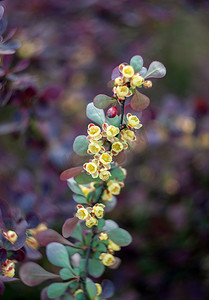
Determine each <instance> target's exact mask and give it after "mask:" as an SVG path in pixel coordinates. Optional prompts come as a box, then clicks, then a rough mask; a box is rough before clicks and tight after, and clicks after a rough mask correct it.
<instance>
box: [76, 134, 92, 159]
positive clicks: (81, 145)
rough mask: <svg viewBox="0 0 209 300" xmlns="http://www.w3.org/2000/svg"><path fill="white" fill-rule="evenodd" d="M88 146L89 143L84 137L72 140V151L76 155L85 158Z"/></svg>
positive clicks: (80, 136)
mask: <svg viewBox="0 0 209 300" xmlns="http://www.w3.org/2000/svg"><path fill="white" fill-rule="evenodd" d="M88 146H89V142H88V140H87V139H86V136H85V135H79V136H77V137H76V138H75V140H74V143H73V150H74V152H75V153H76V154H78V155H80V156H86V155H88V153H87V150H88Z"/></svg>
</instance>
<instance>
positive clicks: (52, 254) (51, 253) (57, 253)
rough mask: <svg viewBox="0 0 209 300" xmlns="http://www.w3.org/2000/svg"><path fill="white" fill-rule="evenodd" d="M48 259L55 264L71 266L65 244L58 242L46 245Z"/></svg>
mask: <svg viewBox="0 0 209 300" xmlns="http://www.w3.org/2000/svg"><path fill="white" fill-rule="evenodd" d="M46 255H47V258H48V260H49V261H50V262H51V263H52V264H53V265H55V266H58V267H68V268H71V265H70V261H69V256H68V252H67V249H66V248H65V246H63V245H62V244H59V243H51V244H49V245H48V246H47V247H46Z"/></svg>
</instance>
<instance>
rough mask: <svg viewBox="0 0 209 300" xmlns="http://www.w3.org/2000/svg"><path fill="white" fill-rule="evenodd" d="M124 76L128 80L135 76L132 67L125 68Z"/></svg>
mask: <svg viewBox="0 0 209 300" xmlns="http://www.w3.org/2000/svg"><path fill="white" fill-rule="evenodd" d="M122 74H123V76H124V77H126V78H131V77H132V76H133V75H134V69H133V67H132V66H129V65H127V66H124V67H123V70H122Z"/></svg>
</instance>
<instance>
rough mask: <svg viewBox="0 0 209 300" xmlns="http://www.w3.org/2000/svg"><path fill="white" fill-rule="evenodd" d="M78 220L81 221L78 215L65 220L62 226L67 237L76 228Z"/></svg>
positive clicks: (63, 233)
mask: <svg viewBox="0 0 209 300" xmlns="http://www.w3.org/2000/svg"><path fill="white" fill-rule="evenodd" d="M78 221H79V219H78V218H77V217H73V218H71V219H68V220H67V221H65V223H64V225H63V226H62V235H63V236H64V237H65V238H68V237H70V236H71V234H72V233H73V231H74V230H75V227H76V225H77V223H78Z"/></svg>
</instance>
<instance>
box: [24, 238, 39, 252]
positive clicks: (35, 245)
mask: <svg viewBox="0 0 209 300" xmlns="http://www.w3.org/2000/svg"><path fill="white" fill-rule="evenodd" d="M26 244H27V245H28V246H29V247H31V248H32V249H35V250H37V249H38V248H39V243H38V241H37V240H36V239H35V238H34V237H33V236H28V237H27V239H26Z"/></svg>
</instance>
